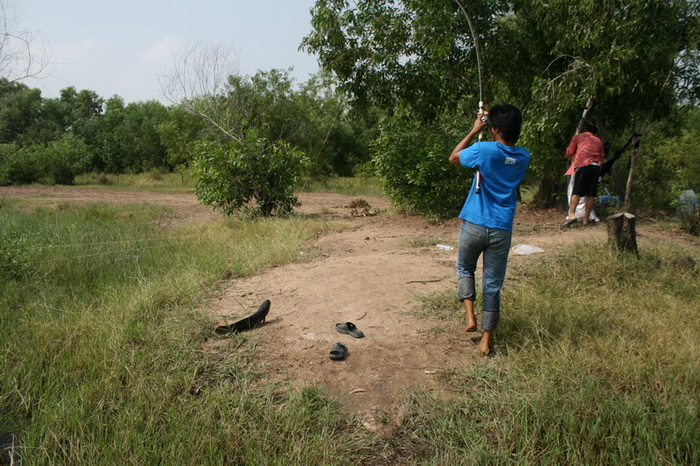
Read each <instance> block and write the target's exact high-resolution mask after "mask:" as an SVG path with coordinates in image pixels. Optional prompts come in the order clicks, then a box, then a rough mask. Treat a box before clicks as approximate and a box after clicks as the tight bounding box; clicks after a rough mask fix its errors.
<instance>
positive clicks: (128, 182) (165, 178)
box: [75, 171, 194, 193]
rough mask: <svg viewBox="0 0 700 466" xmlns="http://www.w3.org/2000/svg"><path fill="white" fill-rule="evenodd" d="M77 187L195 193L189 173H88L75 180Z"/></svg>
mask: <svg viewBox="0 0 700 466" xmlns="http://www.w3.org/2000/svg"><path fill="white" fill-rule="evenodd" d="M75 184H76V185H77V186H83V187H91V188H95V187H98V188H99V187H104V188H109V189H130V190H139V189H143V190H149V191H161V192H187V193H193V192H194V181H193V180H192V178H191V177H190V175H189V173H187V172H182V173H162V172H159V171H152V172H148V173H139V174H121V175H114V174H105V173H87V174H84V175H79V176H77V177H76V179H75Z"/></svg>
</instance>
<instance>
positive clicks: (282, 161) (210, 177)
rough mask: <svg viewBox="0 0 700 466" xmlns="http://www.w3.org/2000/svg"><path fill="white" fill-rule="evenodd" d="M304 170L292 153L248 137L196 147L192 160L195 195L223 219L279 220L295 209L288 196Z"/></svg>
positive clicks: (302, 162)
mask: <svg viewBox="0 0 700 466" xmlns="http://www.w3.org/2000/svg"><path fill="white" fill-rule="evenodd" d="M308 166H309V159H308V158H307V157H306V155H304V154H303V153H302V152H301V151H299V150H298V149H296V148H294V147H292V146H290V145H288V144H287V143H283V142H278V143H274V144H269V142H268V141H267V140H266V139H263V138H257V137H255V136H254V135H249V136H247V137H246V139H244V140H243V141H242V142H232V143H227V144H220V143H217V142H213V141H202V142H200V143H199V144H198V146H197V153H196V155H195V160H194V179H195V192H196V194H197V198H198V199H199V200H200V201H201V202H203V203H204V204H207V205H211V206H213V207H214V208H217V209H220V210H221V212H222V213H223V214H224V215H230V214H232V213H234V212H236V211H240V210H246V211H248V212H249V213H252V214H260V215H262V216H265V217H267V216H271V215H274V214H281V215H285V214H289V213H291V212H292V210H293V209H294V207H296V206H298V205H299V200H298V199H297V198H296V196H295V195H294V190H295V188H296V187H298V186H299V185H300V184H301V182H302V177H303V175H304V174H305V172H306V170H307V169H308Z"/></svg>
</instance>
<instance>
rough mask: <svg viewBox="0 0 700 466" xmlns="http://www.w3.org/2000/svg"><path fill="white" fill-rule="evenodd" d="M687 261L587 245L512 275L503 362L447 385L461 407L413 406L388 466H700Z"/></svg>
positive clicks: (699, 386)
mask: <svg viewBox="0 0 700 466" xmlns="http://www.w3.org/2000/svg"><path fill="white" fill-rule="evenodd" d="M687 254H688V251H687V250H684V249H681V248H678V249H674V248H669V247H659V248H658V249H651V248H649V250H647V251H645V252H644V253H643V254H642V256H641V257H640V258H637V257H634V256H627V255H618V254H615V253H613V252H611V251H610V250H609V249H608V248H607V246H606V245H605V244H603V243H588V244H585V245H581V246H580V247H578V248H576V249H575V250H573V251H569V252H568V253H567V254H562V255H559V256H556V257H550V258H545V259H544V260H543V259H539V258H538V259H537V260H532V261H528V262H521V263H519V265H517V266H514V267H511V270H510V271H509V278H508V279H507V284H506V286H505V288H504V296H503V308H502V312H503V316H502V318H501V324H500V327H499V331H498V333H497V338H498V339H497V349H498V353H499V354H498V355H497V356H496V357H494V358H488V359H486V360H484V363H483V364H478V365H473V364H468V365H465V367H463V368H462V369H461V370H460V371H458V372H456V373H451V374H446V375H445V376H444V380H443V382H444V383H445V385H446V386H449V387H451V388H452V389H453V390H455V391H456V392H458V393H459V394H461V395H462V396H457V397H453V400H452V401H449V402H445V401H441V400H439V399H438V398H436V397H435V396H432V395H430V394H427V393H416V394H414V395H413V396H412V397H411V398H410V399H409V400H408V408H407V412H408V414H407V415H406V416H405V419H404V422H403V424H402V425H401V426H399V427H398V429H397V432H396V439H394V441H393V442H394V444H396V445H399V449H398V451H397V454H398V455H399V456H409V457H410V458H412V459H415V460H416V461H419V462H425V463H428V464H433V463H438V464H448V463H451V462H456V463H460V464H483V463H496V464H504V463H511V462H516V463H522V464H532V463H546V464H630V463H639V464H660V463H669V464H698V462H700V366H699V365H698V361H699V360H700V314H699V313H698V312H697V309H698V308H697V303H698V302H700V280H699V279H698V278H700V277H699V275H700V273H698V268H697V267H695V268H688V267H687V266H679V265H678V264H679V261H678V260H677V259H678V258H679V257H682V256H684V255H687ZM697 257H698V252H697V251H695V258H696V259H697ZM421 302H422V307H423V308H424V310H423V312H424V314H426V315H431V314H432V315H433V316H434V318H442V319H444V318H446V316H445V311H444V310H445V309H449V310H454V311H453V312H452V318H453V319H457V320H461V319H463V316H462V313H461V311H458V310H457V309H459V306H455V300H454V296H453V294H450V293H436V294H435V295H432V296H429V297H427V298H423V299H422V301H421ZM437 309H443V312H442V313H441V314H440V313H438V312H437ZM448 314H449V312H448Z"/></svg>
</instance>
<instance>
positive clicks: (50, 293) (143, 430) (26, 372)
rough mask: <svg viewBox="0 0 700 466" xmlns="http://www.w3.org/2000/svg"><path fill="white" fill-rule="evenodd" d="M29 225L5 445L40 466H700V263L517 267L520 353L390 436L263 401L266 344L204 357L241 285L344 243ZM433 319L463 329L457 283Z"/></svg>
mask: <svg viewBox="0 0 700 466" xmlns="http://www.w3.org/2000/svg"><path fill="white" fill-rule="evenodd" d="M29 207H30V206H28V205H24V204H23V203H22V202H18V201H15V200H12V202H6V203H4V204H3V206H2V209H0V351H1V352H2V355H3V357H2V358H0V374H2V376H1V377H0V443H1V442H2V441H3V439H5V440H6V439H7V438H8V436H7V435H3V434H7V433H8V432H12V433H14V434H16V436H17V439H18V440H19V446H18V451H17V453H18V455H20V456H21V459H22V461H23V464H96V463H99V464H178V465H179V464H198V465H199V464H309V463H315V464H354V463H367V464H450V463H455V464H506V463H507V464H510V463H520V464H532V463H547V464H629V463H633V464H637V463H639V464H659V463H670V464H698V463H700V443H699V442H698V439H700V414H699V413H700V411H699V410H700V365H698V363H697V361H698V360H700V313H698V311H697V303H698V302H700V289H699V288H700V280H699V278H700V277H699V276H698V275H700V274H699V272H698V267H697V265H692V266H691V265H689V263H688V261H682V260H679V258H682V257H684V256H688V255H689V254H690V255H691V256H692V257H694V258H695V259H696V260H697V259H698V258H699V255H700V254H699V253H698V250H697V248H696V249H692V248H687V247H686V248H680V247H674V246H663V245H660V244H659V245H656V246H645V247H643V248H642V254H641V256H640V257H634V256H627V255H618V254H615V253H613V252H611V251H610V250H609V249H608V247H607V245H606V244H604V243H592V242H589V243H586V244H582V245H580V246H578V247H576V248H573V249H568V250H567V251H566V253H565V254H560V255H557V256H549V257H544V258H543V257H539V256H538V257H535V258H534V259H532V260H521V261H518V262H514V263H513V264H511V267H510V269H509V275H508V278H507V283H506V286H505V288H504V292H503V296H502V311H503V316H502V319H501V324H500V327H499V330H498V332H497V334H496V344H497V350H498V354H497V355H496V356H495V357H493V358H487V359H483V360H480V361H479V362H478V363H476V364H475V363H473V362H471V359H470V358H466V359H465V363H464V364H462V365H461V366H460V361H459V360H458V359H456V360H455V364H454V367H457V369H454V367H453V369H452V370H451V371H449V372H445V373H440V374H439V377H440V379H439V380H440V381H441V385H442V387H443V388H444V389H446V390H448V391H449V393H450V394H451V395H450V396H447V397H445V396H440V395H439V394H437V393H431V392H424V391H417V392H415V393H412V394H409V395H407V397H406V399H405V400H404V406H403V408H402V415H401V419H400V422H395V423H393V424H391V425H390V426H389V427H390V430H389V433H385V434H383V435H381V436H380V435H375V434H371V433H369V432H368V431H366V430H365V429H363V428H362V427H361V425H362V423H361V421H359V420H358V419H356V418H353V417H349V416H347V415H346V414H344V413H343V412H342V411H341V409H340V408H339V406H338V405H337V404H336V403H335V401H334V400H333V399H331V398H330V397H329V396H328V395H327V394H325V393H324V392H323V391H322V390H321V389H319V388H317V387H305V388H301V389H296V388H291V387H289V386H286V385H284V384H279V385H277V384H262V383H261V382H260V380H259V371H260V368H257V367H254V366H252V365H251V363H250V362H249V360H250V358H249V356H250V354H251V351H254V349H255V344H256V342H255V338H254V335H251V334H243V335H240V336H234V337H232V345H231V346H230V349H227V350H222V351H224V352H220V353H213V352H208V351H203V349H202V345H203V343H204V342H205V340H206V339H207V338H210V337H211V325H212V322H211V321H210V320H209V318H208V317H207V315H206V313H205V312H204V311H202V310H201V308H202V303H203V302H204V300H205V298H207V297H209V296H211V295H212V294H213V293H215V292H216V289H217V285H218V284H220V283H221V281H222V280H226V279H231V278H235V277H240V276H244V275H246V274H250V273H253V272H255V271H259V270H262V269H265V268H268V267H273V266H276V265H280V264H284V263H287V262H290V261H296V260H300V259H301V258H302V257H308V256H309V255H310V254H304V255H301V254H299V252H301V251H304V252H309V244H310V243H309V241H310V240H311V239H312V238H314V237H316V236H317V235H319V234H323V233H324V232H326V231H329V229H336V228H339V227H338V226H336V225H329V224H327V223H325V222H324V221H323V220H321V219H318V218H316V217H292V218H288V219H270V220H254V221H253V220H228V221H222V222H214V223H209V224H201V225H190V226H187V227H181V228H162V227H158V226H157V225H158V224H159V222H158V219H159V217H160V216H162V215H167V210H166V209H165V208H161V207H156V206H149V205H144V206H128V207H110V206H103V205H88V206H76V205H71V204H60V205H58V206H56V207H51V208H39V209H35V210H32V209H30V208H29ZM431 243H432V241H431ZM311 255H312V254H311ZM416 301H417V306H418V309H417V311H416V312H418V313H420V314H421V315H423V316H424V317H425V318H426V319H434V320H435V321H436V322H439V320H445V319H455V320H458V321H461V320H462V319H463V312H461V310H460V308H459V305H458V303H456V300H455V296H454V287H453V286H451V285H450V286H446V287H445V290H444V291H442V292H440V293H436V294H434V295H429V296H425V297H419V298H417V299H416ZM14 459H15V460H17V459H18V458H17V457H15V458H14ZM0 462H1V461H0Z"/></svg>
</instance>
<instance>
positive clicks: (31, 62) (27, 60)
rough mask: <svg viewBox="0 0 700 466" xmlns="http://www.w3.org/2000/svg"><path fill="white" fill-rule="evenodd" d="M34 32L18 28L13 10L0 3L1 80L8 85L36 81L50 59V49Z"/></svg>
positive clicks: (0, 0) (0, 1)
mask: <svg viewBox="0 0 700 466" xmlns="http://www.w3.org/2000/svg"><path fill="white" fill-rule="evenodd" d="M40 38H41V36H40V35H39V34H37V33H35V32H32V31H28V30H24V29H21V27H20V24H19V21H18V19H17V16H16V14H15V10H14V8H12V7H9V6H6V5H5V2H4V0H0V77H2V78H5V79H6V80H7V81H9V82H16V81H21V80H23V79H27V78H36V79H39V78H40V77H41V76H42V74H43V72H44V71H45V69H46V67H47V66H48V64H49V60H50V58H51V48H50V47H49V45H48V43H47V42H45V41H44V40H41V43H37V42H38V41H39V39H40Z"/></svg>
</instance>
